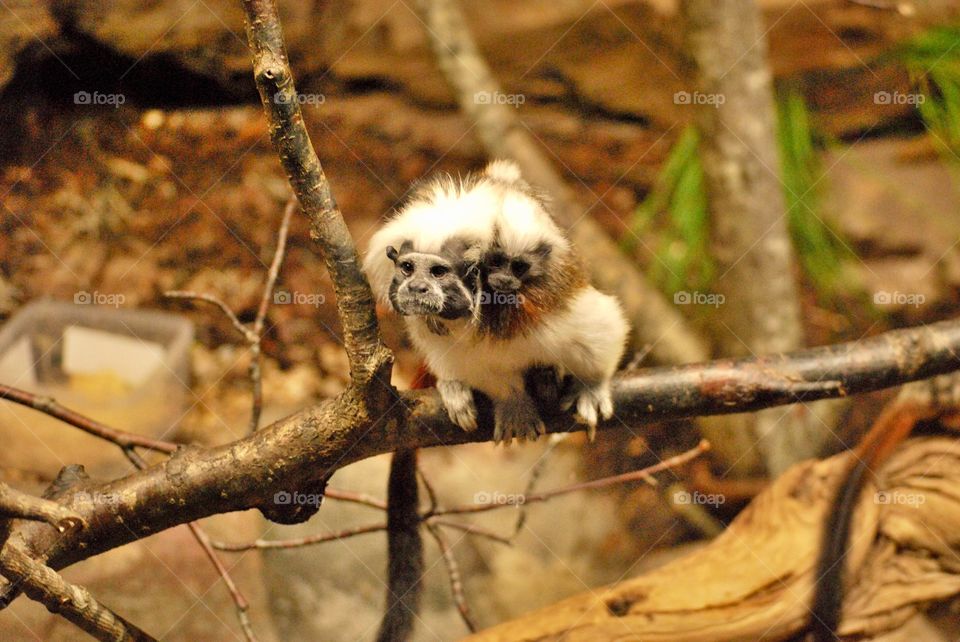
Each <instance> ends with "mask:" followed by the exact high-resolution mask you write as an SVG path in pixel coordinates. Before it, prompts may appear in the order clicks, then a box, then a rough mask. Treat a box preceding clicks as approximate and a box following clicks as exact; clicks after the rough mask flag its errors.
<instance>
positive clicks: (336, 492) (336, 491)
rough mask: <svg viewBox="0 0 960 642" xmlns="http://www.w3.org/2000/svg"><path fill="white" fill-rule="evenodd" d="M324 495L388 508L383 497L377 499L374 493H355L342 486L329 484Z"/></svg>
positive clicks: (344, 500) (379, 507)
mask: <svg viewBox="0 0 960 642" xmlns="http://www.w3.org/2000/svg"><path fill="white" fill-rule="evenodd" d="M323 496H324V497H325V498H326V499H336V500H339V501H342V502H351V503H354V504H363V505H364V506H369V507H370V508H377V509H379V510H387V502H385V501H383V500H382V499H377V498H376V497H373V496H372V495H367V494H366V493H355V492H353V491H351V490H343V489H341V488H330V487H329V486H328V487H327V489H326V490H325V491H323Z"/></svg>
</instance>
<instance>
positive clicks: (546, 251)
mask: <svg viewBox="0 0 960 642" xmlns="http://www.w3.org/2000/svg"><path fill="white" fill-rule="evenodd" d="M552 251H553V248H552V247H551V246H550V244H549V243H541V244H540V245H538V246H537V247H535V248H534V250H533V253H534V254H535V255H536V256H538V257H540V258H541V259H548V258H550V253H551V252H552Z"/></svg>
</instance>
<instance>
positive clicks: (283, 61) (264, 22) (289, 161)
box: [243, 0, 391, 387]
mask: <svg viewBox="0 0 960 642" xmlns="http://www.w3.org/2000/svg"><path fill="white" fill-rule="evenodd" d="M243 8H244V10H245V12H246V19H247V41H248V44H249V46H250V50H251V52H252V54H253V73H254V78H255V79H256V83H257V89H258V90H259V92H260V98H261V100H262V102H263V109H264V112H265V113H266V115H267V120H268V122H269V130H270V138H271V140H272V141H273V144H274V147H275V148H276V150H277V153H278V154H279V155H280V162H281V163H282V164H283V168H284V169H285V170H286V172H287V177H288V178H289V180H290V184H291V186H292V187H293V191H294V193H295V194H296V196H297V200H298V201H299V202H300V207H301V208H302V210H303V213H304V214H306V215H307V217H308V218H309V219H310V226H311V236H312V238H313V239H314V240H315V241H316V242H317V244H318V245H319V247H320V250H321V252H322V253H323V258H324V262H325V263H326V266H327V270H328V271H329V272H330V278H331V279H332V280H333V288H334V291H335V292H336V295H337V310H338V312H339V315H340V322H341V324H342V326H343V343H344V346H345V348H346V351H347V356H348V358H349V360H350V375H351V381H352V382H353V384H354V385H357V386H361V387H362V386H364V385H366V384H367V383H369V382H370V381H372V380H373V379H374V378H376V377H383V376H384V373H385V374H386V378H387V380H389V372H390V370H389V368H390V363H391V355H390V353H389V351H388V350H387V349H386V348H385V347H384V346H383V344H382V343H381V341H380V330H379V326H378V324H377V315H376V311H375V307H374V299H373V294H372V292H371V290H370V286H369V284H368V283H367V280H366V278H364V276H363V273H362V272H361V270H360V262H359V260H358V257H357V249H356V247H355V245H354V243H353V238H352V237H351V236H350V232H349V230H348V229H347V225H346V223H345V222H344V220H343V215H342V214H341V213H340V208H339V207H338V206H337V202H336V200H334V198H333V193H332V192H331V191H330V184H329V183H328V182H327V178H326V176H325V175H324V173H323V168H322V167H321V165H320V159H319V158H317V154H316V152H315V151H314V149H313V144H312V143H311V142H310V137H309V135H308V134H307V128H306V125H305V124H304V122H303V114H302V113H301V111H300V101H299V100H298V99H297V90H296V87H294V83H293V73H292V71H291V70H290V65H289V64H288V62H287V51H286V45H285V44H284V40H283V31H282V29H281V26H280V19H279V16H278V14H277V8H276V5H275V3H274V2H273V0H243Z"/></svg>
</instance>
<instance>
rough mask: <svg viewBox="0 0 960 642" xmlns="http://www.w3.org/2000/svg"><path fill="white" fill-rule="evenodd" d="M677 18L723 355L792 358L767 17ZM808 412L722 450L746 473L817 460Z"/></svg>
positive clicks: (790, 289)
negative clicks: (689, 75) (682, 31)
mask: <svg viewBox="0 0 960 642" xmlns="http://www.w3.org/2000/svg"><path fill="white" fill-rule="evenodd" d="M681 11H682V14H683V17H684V20H685V22H686V35H687V46H688V50H689V52H690V54H691V55H692V56H693V58H694V60H695V62H696V65H697V71H698V73H697V81H696V89H695V91H694V92H693V93H686V94H680V96H681V97H684V98H689V100H678V102H681V103H689V104H692V105H693V109H694V114H695V116H696V123H697V126H698V128H699V130H700V132H701V143H700V151H701V154H702V157H703V170H704V176H705V179H706V185H707V194H708V197H709V203H710V222H711V228H712V229H711V238H710V248H711V254H712V255H713V258H714V260H715V261H716V264H717V273H718V279H717V281H716V285H715V288H716V290H717V293H719V294H722V295H723V297H724V299H723V304H722V305H720V306H719V307H718V309H717V315H718V317H719V318H718V321H719V324H718V325H717V328H718V330H717V333H716V339H717V343H718V347H719V350H720V353H721V354H724V355H727V356H739V355H746V354H769V353H776V352H785V351H788V350H795V349H797V348H799V347H801V346H802V345H803V343H804V341H803V329H802V326H801V323H800V303H799V298H798V294H797V285H796V281H795V272H794V271H795V257H794V253H793V247H792V244H791V241H790V235H789V231H788V226H787V218H786V207H785V204H784V197H783V192H782V190H783V186H782V183H781V180H780V162H779V160H778V157H777V146H776V129H775V127H776V125H775V123H776V118H775V110H774V103H773V89H772V85H771V74H770V69H769V66H768V63H767V46H766V40H765V33H764V24H763V20H762V15H761V13H760V10H759V8H758V7H757V5H756V3H755V2H753V1H745V2H726V1H724V0H684V1H683V2H682V3H681ZM803 410H804V409H802V408H801V413H797V412H792V411H791V410H772V411H770V412H763V413H757V414H756V415H752V416H750V417H744V418H743V420H744V422H745V423H747V424H748V426H749V429H748V430H738V431H736V435H737V437H736V440H735V441H734V442H733V443H732V444H721V443H717V444H716V447H717V449H718V451H720V452H723V453H724V454H726V459H727V460H728V462H730V463H731V464H732V465H735V467H736V468H737V469H739V470H741V471H743V470H745V469H753V470H754V471H756V470H758V469H762V468H764V467H765V468H766V469H767V470H769V471H770V472H771V473H774V474H776V473H779V472H781V471H782V470H784V469H785V468H786V467H787V466H789V465H790V464H792V463H794V462H796V461H799V460H801V459H805V458H808V457H813V456H816V455H817V454H819V451H820V447H821V445H822V442H823V440H824V437H823V436H822V434H821V433H823V432H827V433H829V431H828V430H827V431H824V430H823V422H822V421H820V420H819V419H817V418H816V417H815V416H812V415H813V413H810V412H806V413H803V412H802V411H803ZM755 443H758V444H759V453H758V452H757V449H756V448H754V444H755ZM731 446H732V451H731V452H727V450H728V448H729V447H731ZM757 454H759V455H760V456H761V457H762V460H761V458H759V457H757ZM733 462H738V463H736V464H733Z"/></svg>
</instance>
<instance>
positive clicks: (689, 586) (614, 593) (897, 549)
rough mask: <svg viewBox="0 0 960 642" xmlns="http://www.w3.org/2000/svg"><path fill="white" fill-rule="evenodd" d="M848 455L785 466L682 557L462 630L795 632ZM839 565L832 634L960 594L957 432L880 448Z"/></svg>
mask: <svg viewBox="0 0 960 642" xmlns="http://www.w3.org/2000/svg"><path fill="white" fill-rule="evenodd" d="M850 456H851V455H850V454H849V453H845V454H841V455H838V456H836V457H833V458H831V459H827V460H824V461H806V462H802V463H800V464H797V465H796V466H793V467H792V468H790V469H789V470H788V471H787V472H785V473H784V474H783V475H782V476H780V477H779V478H778V479H777V480H776V481H775V482H774V483H773V484H772V485H771V486H770V487H769V488H767V489H766V490H765V491H764V492H763V493H761V494H760V495H758V496H757V497H756V499H755V500H754V501H753V502H752V503H751V504H750V506H748V507H747V508H746V509H745V510H744V511H743V512H742V513H741V514H740V515H739V516H738V517H737V519H736V520H734V522H733V523H732V524H731V525H730V527H729V528H728V529H727V530H726V531H724V532H723V534H721V535H720V536H719V537H717V538H716V539H715V540H713V541H712V542H710V543H709V544H708V545H706V546H705V547H704V548H702V549H700V550H698V551H696V552H694V553H692V554H690V555H687V556H685V557H682V558H679V559H676V560H674V561H672V562H670V563H668V564H666V565H664V566H662V567H660V568H659V569H656V570H654V571H652V572H650V573H647V574H645V575H643V576H641V577H637V578H634V579H629V580H626V581H624V582H621V583H620V584H617V585H614V586H611V587H607V588H603V589H598V590H596V591H593V592H590V593H585V594H582V595H578V596H575V597H571V598H569V599H566V600H563V601H561V602H559V603H557V604H554V605H552V606H549V607H547V608H544V609H541V610H539V611H536V612H533V613H530V614H529V615H526V616H523V617H521V618H519V619H516V620H512V621H510V622H506V623H503V624H501V625H498V626H495V627H493V628H490V629H487V630H485V631H481V632H480V633H477V634H476V635H474V636H472V637H470V638H468V639H469V640H472V641H474V642H478V641H481V640H482V641H485V642H494V641H503V642H506V641H507V640H509V641H511V642H513V641H516V640H525V641H533V640H555V639H563V640H565V641H567V642H576V641H584V640H644V641H645V642H656V641H661V640H662V641H666V640H670V641H671V642H678V641H683V642H718V641H721V640H757V639H764V640H778V639H784V638H787V637H789V636H791V635H795V634H796V633H798V632H799V631H801V630H802V629H803V627H804V626H805V625H806V620H807V618H808V617H809V610H808V605H809V603H810V599H811V594H812V587H813V582H812V581H813V569H814V566H815V563H816V558H817V546H818V543H819V542H820V528H821V523H822V522H823V519H824V515H825V512H826V510H827V507H828V506H829V504H830V499H831V496H832V493H833V490H834V486H835V485H836V484H837V483H838V481H839V478H840V475H841V474H842V472H843V470H844V469H845V465H844V464H845V462H846V461H847V458H848V457H850ZM877 486H879V488H880V489H882V490H880V491H878V489H877ZM847 568H848V572H847V577H848V582H849V589H848V598H847V600H846V602H845V607H844V619H843V624H842V626H841V630H840V632H841V634H843V635H867V636H873V635H877V634H880V633H882V632H886V631H890V630H893V629H896V628H898V627H900V626H901V625H903V624H904V623H905V622H906V621H907V620H908V619H909V618H910V617H912V616H913V615H914V614H915V613H917V611H919V610H921V609H922V608H923V605H924V604H926V603H929V602H933V601H937V600H943V599H946V598H949V597H951V596H954V595H957V594H958V593H960V441H957V440H955V439H949V438H945V437H936V438H924V439H914V440H911V441H909V442H907V444H906V445H905V446H904V447H903V448H901V449H900V450H899V451H898V452H897V453H896V454H895V455H894V456H893V457H892V458H891V460H890V462H889V464H888V465H887V466H886V467H885V468H884V469H883V470H882V471H881V473H880V476H879V481H878V482H877V484H871V485H870V487H869V488H868V489H867V490H866V491H865V492H864V495H863V497H862V498H861V500H860V505H859V506H858V508H857V515H856V516H855V526H854V529H853V538H852V549H851V551H850V554H849V555H848V567H847Z"/></svg>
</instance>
